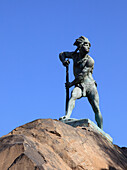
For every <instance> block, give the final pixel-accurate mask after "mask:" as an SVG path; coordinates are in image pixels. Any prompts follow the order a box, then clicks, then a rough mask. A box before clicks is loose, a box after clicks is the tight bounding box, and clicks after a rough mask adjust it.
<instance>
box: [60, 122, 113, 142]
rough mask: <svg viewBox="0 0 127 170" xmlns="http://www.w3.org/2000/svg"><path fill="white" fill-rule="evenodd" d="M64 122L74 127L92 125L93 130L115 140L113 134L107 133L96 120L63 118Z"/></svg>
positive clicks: (109, 139)
mask: <svg viewBox="0 0 127 170" xmlns="http://www.w3.org/2000/svg"><path fill="white" fill-rule="evenodd" d="M61 121H62V122H63V123H65V124H68V125H70V126H73V127H78V126H80V127H92V128H93V130H95V131H96V132H98V133H99V134H101V135H102V136H104V137H105V138H106V139H107V140H108V141H109V142H111V143H112V142H113V139H112V138H111V136H110V135H109V134H107V133H105V132H104V131H103V130H102V129H100V128H99V127H98V126H97V125H96V124H95V123H94V122H92V121H91V120H90V119H80V120H78V119H66V120H61Z"/></svg>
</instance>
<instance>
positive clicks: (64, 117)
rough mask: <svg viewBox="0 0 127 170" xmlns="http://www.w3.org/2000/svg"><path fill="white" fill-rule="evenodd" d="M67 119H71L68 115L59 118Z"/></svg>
mask: <svg viewBox="0 0 127 170" xmlns="http://www.w3.org/2000/svg"><path fill="white" fill-rule="evenodd" d="M66 119H69V117H68V116H62V117H60V118H59V120H66Z"/></svg>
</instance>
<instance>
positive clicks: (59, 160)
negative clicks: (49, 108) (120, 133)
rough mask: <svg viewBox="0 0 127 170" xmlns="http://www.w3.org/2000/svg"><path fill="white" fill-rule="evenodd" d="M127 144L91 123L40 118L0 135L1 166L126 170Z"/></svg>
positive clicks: (34, 169) (15, 169) (26, 169)
mask: <svg viewBox="0 0 127 170" xmlns="http://www.w3.org/2000/svg"><path fill="white" fill-rule="evenodd" d="M126 167H127V148H120V147H118V146H116V145H113V144H112V143H110V142H108V141H107V140H106V139H105V138H104V137H103V136H101V135H100V134H98V133H97V132H95V131H94V129H92V128H91V127H88V128H87V127H77V128H74V127H71V126H70V125H66V124H64V123H62V122H60V121H56V120H52V119H38V120H35V121H33V122H30V123H27V124H25V125H23V126H20V127H18V128H16V129H14V130H13V131H12V132H10V133H9V134H8V135H5V136H3V137H1V138H0V170H7V169H8V170H55V169H56V170H71V169H73V170H83V169H84V170H106V169H114V170H115V169H118V170H124V169H126Z"/></svg>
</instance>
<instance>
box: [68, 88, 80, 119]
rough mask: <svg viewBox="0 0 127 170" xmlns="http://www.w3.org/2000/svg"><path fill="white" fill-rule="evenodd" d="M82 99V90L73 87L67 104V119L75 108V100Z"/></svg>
mask: <svg viewBox="0 0 127 170" xmlns="http://www.w3.org/2000/svg"><path fill="white" fill-rule="evenodd" d="M81 97H82V90H81V89H80V88H79V87H75V88H74V89H73V91H72V93H71V98H70V100H69V102H68V109H67V113H66V116H65V117H66V118H67V119H69V118H70V116H71V113H72V110H73V109H74V107H75V100H76V99H79V98H81Z"/></svg>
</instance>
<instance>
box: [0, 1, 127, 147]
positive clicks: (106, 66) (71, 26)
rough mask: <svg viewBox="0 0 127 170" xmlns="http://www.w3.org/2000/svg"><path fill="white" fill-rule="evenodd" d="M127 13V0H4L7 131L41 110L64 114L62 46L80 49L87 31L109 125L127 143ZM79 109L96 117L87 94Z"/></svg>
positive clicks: (1, 84) (1, 70) (1, 60)
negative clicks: (77, 41) (79, 41)
mask: <svg viewBox="0 0 127 170" xmlns="http://www.w3.org/2000/svg"><path fill="white" fill-rule="evenodd" d="M126 21H127V1H126V0H112V1H111V0H103V1H102V0H96V1H95V0H89V1H86V0H47V1H46V0H36V1H35V0H18V1H17V0H1V1H0V119H1V121H0V136H2V135H5V134H7V133H9V132H10V131H11V130H13V129H14V128H16V127H17V126H20V125H23V124H25V123H27V122H30V121H33V120H35V119H38V118H52V119H58V118H59V117H61V116H63V115H64V113H65V87H64V83H65V68H64V67H63V66H62V64H61V62H60V61H59V53H60V52H62V51H73V50H75V47H74V46H73V43H74V41H75V39H76V38H78V37H79V36H81V35H83V36H86V37H88V39H89V40H90V42H91V45H92V46H91V49H90V56H91V57H92V58H93V59H94V60H95V66H94V72H93V77H94V79H95V80H96V81H97V84H98V92H99V96H100V109H101V112H102V115H103V119H104V131H105V132H106V133H108V134H110V135H111V137H113V140H114V143H115V144H118V145H119V146H127V109H126V106H127V52H126V49H127V22H126ZM73 79H74V77H73V74H72V62H71V64H70V81H72V80H73ZM72 89H73V88H71V90H72ZM72 117H73V118H78V119H80V118H89V119H90V120H92V121H94V122H95V120H94V113H93V111H92V109H91V106H90V104H89V103H88V101H87V98H82V99H80V100H78V101H76V107H75V109H74V111H73V114H72Z"/></svg>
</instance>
